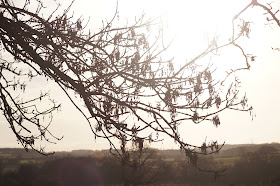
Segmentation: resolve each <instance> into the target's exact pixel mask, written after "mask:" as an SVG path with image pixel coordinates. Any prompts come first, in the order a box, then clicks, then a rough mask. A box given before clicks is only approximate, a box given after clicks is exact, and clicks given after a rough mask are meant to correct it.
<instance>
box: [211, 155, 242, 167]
mask: <svg viewBox="0 0 280 186" xmlns="http://www.w3.org/2000/svg"><path fill="white" fill-rule="evenodd" d="M240 158H241V157H225V158H214V162H217V163H219V164H223V165H231V166H233V165H234V163H235V161H237V160H240Z"/></svg>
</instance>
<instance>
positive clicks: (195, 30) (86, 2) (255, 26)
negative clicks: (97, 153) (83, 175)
mask: <svg viewBox="0 0 280 186" xmlns="http://www.w3.org/2000/svg"><path fill="white" fill-rule="evenodd" d="M57 1H58V2H61V3H62V4H63V5H67V4H69V3H70V1H62V0H60V1H59V0H57ZM186 2H188V3H186ZM191 2H192V1H174V0H173V1H148V0H142V1H129V0H119V12H120V22H122V21H123V20H125V19H126V18H127V19H128V20H133V19H134V17H135V16H140V14H141V13H142V12H143V10H144V11H145V12H146V13H147V16H148V17H149V16H160V15H161V16H163V17H165V18H166V17H167V18H168V20H169V27H168V30H169V32H170V34H169V35H171V36H175V37H176V38H175V41H174V45H173V46H172V48H171V49H170V54H171V55H174V56H175V60H176V61H178V62H179V61H182V60H185V59H186V58H187V59H190V58H192V57H194V55H193V54H195V53H196V52H197V51H198V50H199V49H200V48H201V47H200V46H201V45H200V43H202V42H205V41H207V38H209V37H211V34H212V33H213V32H215V31H217V32H220V33H221V38H222V37H226V34H227V32H228V31H230V30H231V27H230V23H231V22H230V20H231V18H232V17H233V16H234V15H235V14H236V13H237V12H239V11H240V10H242V9H243V8H244V7H245V6H246V5H247V4H248V3H249V2H250V1H248V0H247V1H236V0H231V1H222V0H220V1H219V0H215V1H209V0H208V1H195V2H196V3H195V4H192V3H191ZM209 2H210V3H209ZM115 6H116V1H115V0H77V1H76V2H74V4H73V9H72V10H73V11H75V16H77V17H79V16H80V15H83V17H84V18H85V19H87V18H88V17H89V16H90V25H89V26H90V27H91V28H94V29H97V28H100V27H101V20H102V19H105V18H108V19H109V18H111V17H112V15H113V14H114V11H115ZM273 7H274V8H275V11H276V10H277V8H280V3H279V1H278V2H277V3H275V4H273ZM52 8H54V7H51V9H52ZM194 10H197V11H194ZM263 13H264V12H263V10H262V9H258V8H255V9H249V10H248V11H247V13H246V15H244V16H245V17H246V18H247V19H248V20H250V21H252V27H251V28H252V32H251V35H250V39H249V40H243V44H244V48H245V50H246V51H248V52H247V53H253V54H254V55H256V56H257V58H256V61H255V62H253V63H251V65H252V68H251V70H250V71H244V72H241V73H239V77H240V80H241V81H242V89H241V90H242V91H243V92H245V91H246V93H247V97H248V99H249V103H250V104H251V105H252V106H253V108H254V112H255V113H256V117H255V118H254V120H253V121H252V120H251V117H250V115H249V113H241V112H236V111H225V112H224V113H222V114H221V122H222V125H221V126H219V127H218V128H216V127H214V126H213V125H212V123H210V122H205V123H201V124H199V125H194V124H193V123H192V122H189V123H188V124H187V125H186V127H185V128H184V129H183V130H182V131H181V136H182V137H183V138H184V139H185V140H189V142H191V143H195V144H197V145H200V144H201V143H202V142H203V141H204V140H205V138H206V136H207V139H208V140H219V141H220V142H223V141H226V143H227V144H241V143H272V142H280V134H279V131H280V118H279V114H280V109H279V105H280V99H279V97H278V96H279V95H280V52H279V51H273V50H271V47H274V48H277V47H278V48H279V47H280V28H279V27H277V26H276V25H275V24H274V25H271V26H265V19H266V17H264V16H263ZM278 17H279V18H280V13H279V15H278ZM226 19H228V20H227V21H226ZM213 20H215V21H216V22H221V23H222V24H219V25H217V24H213V23H212V21H213ZM125 21H126V20H125ZM224 21H226V22H224ZM213 25H214V26H213ZM221 52H222V51H221ZM224 52H226V54H227V55H228V57H226V58H224V59H225V61H222V62H224V63H236V60H238V59H240V60H243V59H242V58H240V56H238V55H237V53H235V51H234V50H233V51H224ZM222 62H221V64H222ZM222 65H224V64H222ZM36 82H37V84H34V85H32V86H30V87H31V91H34V93H37V92H40V89H45V90H47V89H50V90H51V94H52V95H53V97H54V98H55V99H56V100H57V101H58V102H62V103H63V104H62V111H61V112H59V113H57V114H56V115H55V117H54V121H53V124H52V129H53V132H54V134H55V135H57V136H62V135H63V136H64V138H63V140H62V141H58V144H56V145H52V144H48V145H47V150H73V149H85V148H86V149H93V150H96V149H103V148H108V145H107V142H106V141H105V140H101V139H97V140H94V136H93V134H92V133H91V132H90V128H89V127H88V125H87V123H86V121H85V120H84V119H83V117H82V116H81V114H80V113H79V112H78V111H76V110H75V108H74V106H73V105H71V103H70V102H69V101H68V100H67V99H65V95H64V94H63V92H62V91H61V90H59V88H58V87H55V85H54V84H52V83H48V84H45V82H44V81H43V80H42V79H38V80H37V81H36ZM152 146H154V147H158V148H178V147H177V146H176V144H174V143H173V140H165V142H164V143H158V144H152ZM0 147H21V146H20V145H18V144H17V142H16V138H15V136H14V134H13V133H12V132H11V130H10V129H9V128H8V124H7V123H6V122H5V120H4V119H3V116H2V117H1V119H0Z"/></svg>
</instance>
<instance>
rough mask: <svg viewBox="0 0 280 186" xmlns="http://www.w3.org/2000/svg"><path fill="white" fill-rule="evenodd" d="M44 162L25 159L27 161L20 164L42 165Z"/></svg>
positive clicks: (21, 161)
mask: <svg viewBox="0 0 280 186" xmlns="http://www.w3.org/2000/svg"><path fill="white" fill-rule="evenodd" d="M42 162H43V160H34V159H25V160H20V161H19V163H20V164H39V163H42Z"/></svg>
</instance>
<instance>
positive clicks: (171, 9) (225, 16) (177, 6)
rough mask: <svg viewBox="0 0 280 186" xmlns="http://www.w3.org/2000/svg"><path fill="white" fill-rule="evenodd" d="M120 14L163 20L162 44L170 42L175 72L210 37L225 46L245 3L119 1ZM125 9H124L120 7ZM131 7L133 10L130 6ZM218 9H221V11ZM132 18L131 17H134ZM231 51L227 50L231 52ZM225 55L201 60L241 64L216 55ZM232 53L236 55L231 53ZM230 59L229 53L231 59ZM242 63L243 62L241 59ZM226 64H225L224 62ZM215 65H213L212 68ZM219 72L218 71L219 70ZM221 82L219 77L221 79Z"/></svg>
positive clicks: (209, 39)
mask: <svg viewBox="0 0 280 186" xmlns="http://www.w3.org/2000/svg"><path fill="white" fill-rule="evenodd" d="M119 3H120V8H122V7H125V8H124V9H121V10H120V13H122V12H123V13H124V12H126V13H124V14H126V15H134V16H135V14H137V13H138V12H135V11H134V9H132V8H129V7H135V6H136V7H138V8H137V10H138V11H139V14H141V12H142V11H144V12H145V13H146V15H147V16H148V17H149V16H157V17H158V16H160V17H161V19H162V20H163V23H164V24H165V26H164V34H165V35H164V37H165V39H166V43H168V42H169V41H171V40H173V42H172V45H171V46H170V48H169V50H168V52H169V55H170V56H172V57H175V58H174V66H175V68H176V66H177V67H179V66H181V65H182V64H184V63H185V62H186V61H190V60H191V59H193V58H195V57H196V56H197V55H199V54H200V53H201V52H202V51H204V50H205V49H206V48H207V46H208V44H209V43H210V42H211V41H212V40H213V38H214V37H218V42H220V41H221V43H219V44H223V43H225V42H227V41H228V40H229V39H230V37H231V35H232V25H231V21H232V18H233V17H234V15H236V14H237V13H238V12H239V11H241V10H242V8H244V5H246V3H247V2H244V1H243V2H242V3H241V4H240V3H237V2H236V1H231V2H228V1H223V0H211V1H207V0H197V1H145V0H143V1H141V3H140V2H139V4H137V3H135V2H133V3H131V2H128V1H119ZM122 5H125V6H122ZM133 5H134V6H133ZM221 7H222V8H221ZM134 16H133V17H134ZM231 49H232V48H230V50H231ZM219 52H220V53H223V54H225V55H220V54H218V55H217V56H216V57H215V59H214V60H212V58H211V59H210V58H209V57H208V58H204V59H203V60H205V62H204V61H203V65H204V64H205V66H206V65H208V64H209V62H211V64H214V63H219V62H221V61H223V64H222V66H224V67H225V66H229V67H228V68H234V67H235V66H238V65H240V63H238V62H237V61H240V60H241V61H242V59H241V57H240V56H236V58H233V59H232V58H231V59H230V61H229V59H226V58H225V56H226V55H227V56H228V53H227V52H228V51H225V50H223V51H219ZM233 52H236V51H234V50H233ZM232 55H233V56H234V54H233V53H232V50H231V56H232ZM243 60H244V58H243ZM225 61H226V62H225ZM215 65H217V64H215ZM219 69H221V68H219ZM224 73H225V72H224V71H223V72H222V71H221V72H216V73H215V75H216V76H224ZM221 78H222V77H221Z"/></svg>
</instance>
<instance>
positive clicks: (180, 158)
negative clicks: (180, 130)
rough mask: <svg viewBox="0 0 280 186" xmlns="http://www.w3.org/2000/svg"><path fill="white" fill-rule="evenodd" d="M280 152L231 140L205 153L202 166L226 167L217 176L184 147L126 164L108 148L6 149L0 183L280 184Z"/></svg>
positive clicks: (1, 152) (150, 152)
mask: <svg viewBox="0 0 280 186" xmlns="http://www.w3.org/2000/svg"><path fill="white" fill-rule="evenodd" d="M279 151H280V144H277V143H275V144H263V145H227V146H225V148H224V150H222V151H221V152H220V154H218V155H215V156H202V157H200V158H199V163H198V164H199V166H200V167H201V168H204V169H207V170H221V169H224V168H227V170H226V171H225V172H224V173H223V176H218V177H217V176H215V175H214V174H212V173H204V172H200V171H198V170H197V169H195V168H194V167H193V166H192V165H191V164H190V163H189V162H188V159H187V158H186V157H185V156H184V154H183V153H181V152H180V151H179V150H155V149H146V150H145V151H143V154H141V157H140V156H139V157H140V158H138V159H133V161H131V162H132V163H131V165H130V166H126V167H123V166H122V163H121V161H119V160H118V159H116V158H115V157H113V156H112V155H110V153H109V151H106V150H104V151H91V150H75V151H72V152H57V153H56V154H54V155H52V156H48V157H45V156H42V155H39V154H38V153H35V152H32V151H30V152H25V151H24V150H23V149H9V148H5V149H0V172H1V176H0V185H11V186H12V185H28V186H32V185H34V186H35V185H36V186H40V185H42V186H44V185H67V186H71V185H119V184H123V183H128V184H130V185H138V184H142V185H143V184H153V185H155V184H158V185H161V184H169V185H171V184H186V185H187V184H195V185H204V184H207V185H230V184H232V185H240V184H244V185H280V171H279V170H280V154H279ZM138 155H139V154H138ZM138 155H135V157H136V156H137V157H138ZM131 158H133V157H131ZM136 161H138V164H136Z"/></svg>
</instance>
